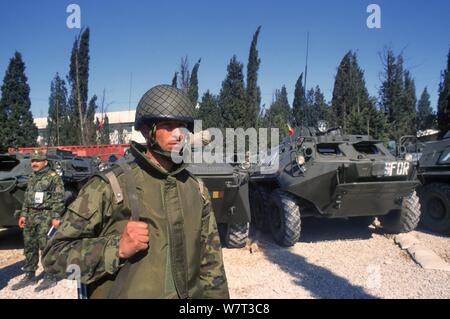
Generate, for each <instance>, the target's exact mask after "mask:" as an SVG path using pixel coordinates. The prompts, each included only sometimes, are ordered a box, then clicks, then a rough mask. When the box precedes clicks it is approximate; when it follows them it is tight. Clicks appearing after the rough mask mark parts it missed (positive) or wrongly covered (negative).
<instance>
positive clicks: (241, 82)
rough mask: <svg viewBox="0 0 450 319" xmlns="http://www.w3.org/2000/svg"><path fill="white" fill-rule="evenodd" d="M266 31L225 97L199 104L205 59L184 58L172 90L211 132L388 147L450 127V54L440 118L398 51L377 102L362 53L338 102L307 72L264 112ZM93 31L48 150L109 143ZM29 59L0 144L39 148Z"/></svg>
mask: <svg viewBox="0 0 450 319" xmlns="http://www.w3.org/2000/svg"><path fill="white" fill-rule="evenodd" d="M260 32H261V26H259V27H258V28H257V30H256V31H255V33H254V34H253V37H252V41H251V44H250V50H249V55H248V63H247V68H246V73H244V65H243V64H242V63H241V62H240V61H238V59H237V57H236V55H234V56H232V57H231V59H230V61H229V63H228V66H227V73H226V77H225V79H224V80H223V82H222V85H221V89H220V92H219V93H218V94H213V93H212V92H211V91H210V90H207V91H206V92H205V93H204V94H203V95H202V97H201V98H199V93H198V91H199V86H198V85H199V76H198V73H199V68H200V64H201V59H199V60H198V61H197V62H196V63H195V64H194V66H193V68H192V70H191V69H190V66H189V60H188V57H187V56H185V57H183V58H182V59H181V63H180V66H179V71H177V72H175V73H174V75H173V78H172V85H173V86H175V87H179V88H180V89H182V90H184V91H185V92H186V93H187V94H188V95H189V98H190V100H191V101H192V103H193V104H194V105H195V106H196V117H197V118H198V119H201V120H203V127H204V128H208V127H218V128H226V127H234V128H237V127H242V128H244V129H247V128H250V127H255V128H259V127H267V128H275V127H276V128H279V129H280V135H281V138H283V137H284V136H286V135H287V134H288V126H287V124H289V125H290V126H293V127H296V126H297V127H298V126H316V125H317V122H318V121H319V120H325V121H327V122H328V123H329V125H330V126H340V127H342V129H343V130H344V132H345V133H348V134H369V135H371V136H373V137H374V138H377V139H381V140H384V141H387V140H389V139H393V140H398V139H399V138H400V137H401V136H403V135H415V134H416V132H417V131H418V130H426V129H430V128H436V129H439V130H440V132H441V134H445V132H447V131H448V130H449V129H450V51H449V53H448V56H447V66H446V69H445V70H444V71H442V72H441V81H440V83H439V91H438V94H439V98H438V105H437V112H436V113H435V112H433V108H432V107H431V103H430V93H429V92H428V89H427V88H426V87H425V88H424V89H423V91H422V93H421V95H420V97H419V98H417V96H416V85H415V81H414V78H413V76H412V74H411V72H410V71H409V70H408V69H407V68H406V67H405V66H404V57H403V53H400V54H398V55H396V54H395V52H394V51H393V50H392V49H391V48H385V49H384V50H383V52H382V53H381V54H380V57H381V60H382V62H383V65H382V67H383V69H382V71H381V83H380V88H379V92H378V96H370V94H369V93H368V90H367V88H366V83H365V78H364V70H363V69H362V68H361V66H360V65H359V63H358V57H357V54H356V53H355V52H353V51H349V52H348V53H346V54H345V55H344V57H343V58H342V60H341V62H340V63H339V65H338V68H337V73H336V76H335V82H334V88H333V94H332V99H331V101H326V99H325V97H324V94H323V92H322V90H321V89H320V87H319V86H315V87H313V88H309V89H308V88H306V87H305V86H304V75H303V73H301V74H300V75H299V77H298V80H297V81H296V83H295V85H294V99H293V101H292V106H291V104H290V103H289V99H288V91H287V88H286V85H283V86H282V87H281V88H279V89H276V90H275V92H274V94H273V98H272V102H271V104H270V105H269V107H266V106H265V105H262V106H261V89H260V87H259V86H258V71H259V67H260V64H261V59H260V58H259V52H258V49H257V44H258V38H259V34H260ZM89 41H90V29H89V28H86V29H83V30H82V31H81V32H80V34H79V35H78V36H77V37H76V38H75V40H74V44H73V47H72V51H71V56H70V66H69V73H68V75H67V76H66V77H65V78H64V77H63V76H61V75H60V74H59V73H56V74H55V76H54V78H53V80H52V82H51V84H50V97H49V102H48V103H49V108H48V118H47V120H48V121H47V122H48V124H47V134H46V136H45V140H44V144H45V145H49V146H54V145H92V144H109V143H110V139H109V133H110V129H109V119H108V116H107V114H106V110H105V108H104V100H105V94H104V93H103V98H102V102H101V111H102V118H101V119H99V118H95V114H96V111H97V109H98V108H99V105H98V98H97V96H96V95H93V96H91V97H90V98H89V90H88V87H89V60H90V55H89ZM27 81H28V79H27V77H26V74H25V63H24V61H23V59H22V55H21V54H20V53H19V52H16V53H15V54H14V56H13V57H12V58H11V60H10V62H9V65H8V67H7V70H6V72H5V76H4V79H3V85H2V86H1V99H0V146H1V148H2V150H5V149H7V148H8V147H29V146H36V144H37V136H38V130H37V127H36V125H35V124H34V122H33V116H32V114H31V111H30V106H31V102H30V98H29V93H30V87H29V85H28V83H27Z"/></svg>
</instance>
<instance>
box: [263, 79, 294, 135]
mask: <svg viewBox="0 0 450 319" xmlns="http://www.w3.org/2000/svg"><path fill="white" fill-rule="evenodd" d="M291 114H292V111H291V107H290V105H289V101H288V95H287V90H286V87H285V86H284V85H283V87H282V88H281V90H276V91H275V96H274V99H273V101H272V104H271V105H270V108H269V110H268V111H267V113H266V118H267V124H268V126H269V127H270V128H278V129H279V130H280V141H281V140H282V139H283V138H285V137H286V136H287V135H288V126H287V124H288V123H289V122H290V118H291Z"/></svg>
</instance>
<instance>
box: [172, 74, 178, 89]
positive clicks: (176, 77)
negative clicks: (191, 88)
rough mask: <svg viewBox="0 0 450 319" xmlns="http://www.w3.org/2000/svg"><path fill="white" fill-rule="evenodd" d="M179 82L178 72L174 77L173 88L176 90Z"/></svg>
mask: <svg viewBox="0 0 450 319" xmlns="http://www.w3.org/2000/svg"><path fill="white" fill-rule="evenodd" d="M177 82H178V72H175V74H174V75H173V78H172V86H173V87H174V88H176V87H177Z"/></svg>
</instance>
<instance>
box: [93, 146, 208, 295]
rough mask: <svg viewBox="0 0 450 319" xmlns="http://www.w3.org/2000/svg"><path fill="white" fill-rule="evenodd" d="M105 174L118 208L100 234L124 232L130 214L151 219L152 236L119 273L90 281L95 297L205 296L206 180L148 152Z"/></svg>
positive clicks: (146, 219)
mask: <svg viewBox="0 0 450 319" xmlns="http://www.w3.org/2000/svg"><path fill="white" fill-rule="evenodd" d="M138 156H139V155H138ZM138 163H139V164H138ZM151 166H153V167H151ZM101 175H102V176H101V177H102V179H103V180H104V181H105V182H106V183H108V184H109V186H110V188H111V190H112V192H113V201H114V202H115V204H117V206H116V207H117V208H116V209H113V210H112V213H111V216H105V226H104V227H103V229H102V231H101V234H100V236H102V235H109V234H112V233H122V232H123V230H124V228H125V225H126V224H127V222H128V221H129V220H139V221H142V222H146V223H147V224H148V225H149V235H150V241H149V248H148V250H147V251H141V252H139V253H138V254H136V255H134V256H132V257H131V258H130V259H128V260H127V261H125V262H123V265H122V267H121V268H120V270H119V271H118V273H116V274H115V275H114V276H109V277H106V278H104V279H103V280H101V281H100V282H96V283H94V284H91V285H89V287H88V290H89V294H90V297H91V298H142V296H147V297H148V296H151V298H198V297H201V293H202V288H201V285H200V282H199V281H200V280H199V269H200V262H201V258H200V254H201V252H200V247H201V243H200V241H201V233H202V225H205V224H206V223H204V222H203V221H204V218H205V217H207V216H204V215H205V214H206V213H207V211H206V210H205V209H204V207H205V197H204V196H203V183H202V182H201V180H198V179H196V178H195V177H193V176H192V175H190V173H188V172H187V171H186V170H185V169H183V168H179V169H178V170H176V171H174V172H171V173H167V172H166V173H164V172H162V171H159V170H158V168H157V167H155V165H151V163H149V162H148V160H147V161H146V160H143V159H142V158H141V159H136V158H132V159H130V160H129V161H128V163H125V164H121V165H120V166H117V167H115V168H114V169H112V170H111V171H109V172H107V173H106V174H101ZM203 227H205V226H203Z"/></svg>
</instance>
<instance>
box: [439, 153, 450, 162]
mask: <svg viewBox="0 0 450 319" xmlns="http://www.w3.org/2000/svg"><path fill="white" fill-rule="evenodd" d="M439 164H450V150H448V151H447V152H443V153H442V156H441V158H440V159H439Z"/></svg>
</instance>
